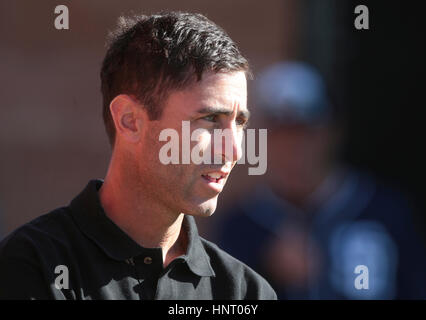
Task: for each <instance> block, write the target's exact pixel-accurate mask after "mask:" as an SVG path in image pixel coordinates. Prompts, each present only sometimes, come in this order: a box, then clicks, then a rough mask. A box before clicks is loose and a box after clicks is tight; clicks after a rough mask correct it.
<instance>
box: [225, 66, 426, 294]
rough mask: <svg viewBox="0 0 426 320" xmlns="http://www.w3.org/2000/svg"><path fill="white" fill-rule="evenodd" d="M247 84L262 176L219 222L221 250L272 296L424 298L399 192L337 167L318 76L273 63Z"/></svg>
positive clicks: (417, 249) (334, 115) (412, 233)
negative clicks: (261, 124) (254, 274)
mask: <svg viewBox="0 0 426 320" xmlns="http://www.w3.org/2000/svg"><path fill="white" fill-rule="evenodd" d="M256 84H257V85H256V92H257V94H256V100H257V103H258V106H259V107H260V108H261V110H262V111H263V112H262V115H263V116H265V118H267V119H265V120H267V121H268V124H269V126H268V129H269V135H268V151H269V153H268V160H269V163H268V168H269V170H268V173H267V174H266V176H265V178H266V179H265V180H264V184H262V185H259V186H258V188H256V190H254V191H253V192H251V193H248V194H245V195H244V198H243V199H242V201H239V202H237V204H236V205H235V206H234V207H233V208H232V209H231V210H230V211H232V212H226V214H224V215H223V217H224V221H222V223H223V224H221V225H219V226H218V230H220V232H221V234H220V235H218V239H217V241H218V242H219V243H220V245H221V247H223V248H224V249H225V250H227V251H229V252H230V253H231V254H233V255H235V256H236V257H238V258H239V259H241V260H242V261H244V262H245V263H247V264H248V265H249V266H251V267H253V268H254V269H255V270H256V271H258V272H260V273H261V274H262V275H264V276H265V277H266V278H267V279H268V280H269V281H270V283H271V284H272V286H273V287H274V288H275V290H276V292H277V294H278V297H279V298H280V299H424V298H425V297H426V290H425V288H426V273H425V270H426V251H425V248H424V245H423V241H422V238H421V237H420V236H419V234H418V233H417V232H418V231H419V230H416V228H415V227H414V225H413V221H412V218H413V216H412V215H413V208H412V207H411V204H410V202H409V201H408V200H407V198H406V196H405V195H404V194H402V193H401V192H400V191H398V190H395V188H392V187H390V186H389V185H386V184H383V183H381V182H379V181H377V179H375V178H374V177H372V176H371V175H369V174H367V173H366V172H362V171H360V170H359V169H355V168H353V167H349V166H347V165H344V164H342V163H341V162H340V161H338V157H337V155H336V150H337V149H338V147H339V140H340V138H339V135H340V133H339V131H340V130H341V129H339V127H340V122H339V121H338V120H339V119H338V118H339V114H338V112H336V111H337V110H335V106H334V105H333V104H332V102H331V99H330V97H329V95H328V94H327V89H326V86H325V83H324V81H323V80H322V77H321V76H320V75H319V73H318V72H316V70H315V69H314V68H312V67H310V66H309V65H307V64H304V63H300V62H291V61H287V62H281V63H278V64H275V65H273V66H270V67H269V68H267V69H266V70H265V71H264V72H263V73H261V74H260V75H259V77H258V81H257V82H256ZM221 216H222V215H221ZM236 225H238V226H239V228H238V230H235V226H236ZM416 231H417V232H416Z"/></svg>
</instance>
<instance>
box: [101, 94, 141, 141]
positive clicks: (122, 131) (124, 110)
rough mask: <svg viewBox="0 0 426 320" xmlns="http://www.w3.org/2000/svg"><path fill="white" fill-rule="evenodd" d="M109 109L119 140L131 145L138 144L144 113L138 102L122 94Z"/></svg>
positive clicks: (113, 101) (112, 102)
mask: <svg viewBox="0 0 426 320" xmlns="http://www.w3.org/2000/svg"><path fill="white" fill-rule="evenodd" d="M109 109H110V112H111V116H112V119H113V121H114V125H115V130H116V136H117V138H122V139H124V140H126V141H128V142H130V143H136V142H138V141H139V139H140V137H141V131H142V125H143V119H142V118H143V115H142V113H143V112H141V111H142V110H141V109H142V108H141V106H140V105H139V104H138V102H137V101H136V100H135V99H134V98H132V97H130V96H128V95H126V94H120V95H118V96H116V97H115V98H114V99H113V100H112V101H111V103H110V105H109Z"/></svg>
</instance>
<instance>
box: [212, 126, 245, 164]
mask: <svg viewBox="0 0 426 320" xmlns="http://www.w3.org/2000/svg"><path fill="white" fill-rule="evenodd" d="M214 138H215V149H216V150H217V149H219V150H217V152H215V156H219V155H220V156H221V158H222V159H221V161H223V162H225V163H226V162H236V161H238V160H239V159H240V158H241V156H242V138H243V132H242V130H239V129H238V128H237V127H236V125H235V123H233V124H230V125H229V126H227V127H225V128H223V129H222V133H221V134H220V135H219V134H218V133H216V134H215V137H214Z"/></svg>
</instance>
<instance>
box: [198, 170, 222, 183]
mask: <svg viewBox="0 0 426 320" xmlns="http://www.w3.org/2000/svg"><path fill="white" fill-rule="evenodd" d="M201 176H202V177H203V178H204V179H206V180H207V181H209V182H216V183H219V181H220V180H222V179H223V178H224V177H225V175H222V174H220V173H217V172H213V173H207V174H202V175H201Z"/></svg>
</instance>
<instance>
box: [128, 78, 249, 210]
mask: <svg viewBox="0 0 426 320" xmlns="http://www.w3.org/2000/svg"><path fill="white" fill-rule="evenodd" d="M247 120H248V111H247V81H246V77H245V73H244V72H233V73H210V72H209V73H205V74H204V75H203V78H202V80H201V81H200V82H196V83H194V84H193V85H191V86H190V87H188V88H186V89H184V90H181V91H175V92H172V93H171V94H170V96H169V97H168V99H167V101H166V102H165V105H164V109H163V113H162V116H161V118H160V119H159V120H155V121H148V122H147V123H146V125H144V130H143V135H144V136H143V139H142V141H143V142H142V144H141V146H140V150H138V153H137V154H138V158H139V159H138V161H139V162H138V167H139V178H140V183H142V184H143V185H144V188H143V189H144V190H145V192H146V190H149V198H150V200H152V201H153V203H157V204H158V205H162V206H163V207H165V208H167V209H169V210H172V211H173V212H179V213H185V214H190V215H194V216H209V215H211V214H213V212H214V211H215V209H216V204H217V197H218V195H219V193H220V192H221V191H222V189H223V187H224V185H225V183H226V180H227V178H228V176H229V173H230V171H231V169H232V168H233V167H234V165H235V163H236V161H237V160H238V159H239V157H241V154H242V150H241V147H242V138H243V130H244V125H245V123H246V122H247ZM182 121H188V122H189V124H190V132H191V133H192V132H193V131H194V130H196V129H200V128H201V129H205V130H206V131H205V132H204V133H203V135H202V136H201V137H200V140H199V141H191V142H190V150H192V149H193V148H194V146H195V145H197V144H198V145H199V146H201V154H203V153H204V152H207V150H208V149H209V150H210V154H211V164H205V163H204V162H203V163H201V164H194V163H193V162H192V160H191V161H190V164H182V161H181V159H182ZM164 129H174V130H176V131H177V132H178V134H179V159H180V161H179V164H167V165H165V164H162V163H161V161H160V159H159V153H160V149H161V148H162V147H163V146H164V145H165V144H166V143H167V142H165V141H159V136H160V133H161V132H162V130H164ZM214 129H221V130H225V129H228V131H229V132H230V133H231V134H230V135H229V136H228V141H227V142H229V143H230V145H231V146H232V151H233V152H232V154H231V155H230V154H229V153H226V152H225V141H222V144H223V147H222V148H217V145H216V147H215V143H217V141H215V140H214V139H213V137H214ZM216 140H217V139H216ZM199 142H200V143H199ZM228 150H229V149H228ZM215 159H219V160H221V164H214V160H215ZM218 177H219V178H218Z"/></svg>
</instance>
